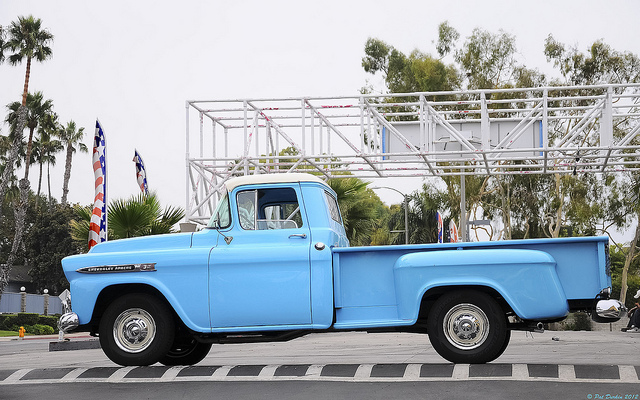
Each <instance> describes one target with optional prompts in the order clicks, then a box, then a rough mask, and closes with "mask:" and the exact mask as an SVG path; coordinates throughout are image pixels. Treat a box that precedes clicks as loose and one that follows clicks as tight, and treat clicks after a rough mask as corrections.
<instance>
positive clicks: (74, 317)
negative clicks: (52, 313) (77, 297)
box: [58, 312, 80, 333]
mask: <svg viewBox="0 0 640 400" xmlns="http://www.w3.org/2000/svg"><path fill="white" fill-rule="evenodd" d="M78 325H80V322H79V320H78V314H76V313H74V312H68V313H64V314H62V316H61V317H60V319H59V320H58V329H59V330H61V331H62V332H64V333H67V332H69V331H72V330H74V329H76V328H77V327H78Z"/></svg>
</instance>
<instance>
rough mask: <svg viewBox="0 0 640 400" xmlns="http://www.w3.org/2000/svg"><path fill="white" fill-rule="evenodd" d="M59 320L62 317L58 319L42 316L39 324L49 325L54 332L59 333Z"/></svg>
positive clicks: (56, 317)
mask: <svg viewBox="0 0 640 400" xmlns="http://www.w3.org/2000/svg"><path fill="white" fill-rule="evenodd" d="M59 319H60V317H58V316H53V315H41V316H40V318H38V324H41V325H48V326H50V327H51V328H53V330H54V331H58V320H59Z"/></svg>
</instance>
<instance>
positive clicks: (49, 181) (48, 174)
mask: <svg viewBox="0 0 640 400" xmlns="http://www.w3.org/2000/svg"><path fill="white" fill-rule="evenodd" d="M47 190H48V191H49V198H48V200H49V207H51V163H47Z"/></svg>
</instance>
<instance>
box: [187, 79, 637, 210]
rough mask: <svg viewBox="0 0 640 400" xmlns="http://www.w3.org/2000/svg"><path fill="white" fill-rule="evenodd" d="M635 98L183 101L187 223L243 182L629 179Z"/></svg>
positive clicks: (618, 93) (612, 91) (481, 93)
mask: <svg viewBox="0 0 640 400" xmlns="http://www.w3.org/2000/svg"><path fill="white" fill-rule="evenodd" d="M639 92H640V84H613V85H598V86H560V87H543V88H518V89H502V90H474V91H457V92H424V93H403V94H385V95H358V96H344V97H317V98H312V97H303V98H286V99H245V100H210V101H205V100H202V101H187V102H186V135H185V136H186V164H187V168H186V174H187V199H186V212H187V220H188V221H191V222H197V223H204V222H206V220H208V218H209V217H210V215H211V214H212V213H213V209H214V208H215V204H216V202H217V199H218V196H219V194H220V192H221V188H222V185H223V183H224V182H225V181H226V180H227V179H230V178H231V177H234V176H238V175H247V174H261V173H286V172H292V171H297V172H300V171H304V172H313V173H316V174H319V175H320V176H323V177H325V178H327V179H328V178H336V177H338V178H339V177H344V174H345V171H349V172H350V173H351V174H353V175H355V176H358V177H360V178H383V177H407V176H412V177H426V176H447V175H463V176H464V175H506V174H527V173H529V174H546V173H561V174H566V173H607V172H619V171H636V170H639V169H640V151H639V150H640V140H639V135H640V104H639V103H640V93H639ZM194 126H195V127H197V129H194ZM194 139H195V140H194Z"/></svg>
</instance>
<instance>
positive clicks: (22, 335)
mask: <svg viewBox="0 0 640 400" xmlns="http://www.w3.org/2000/svg"><path fill="white" fill-rule="evenodd" d="M24 332H25V329H24V326H21V327H20V329H18V338H20V340H22V339H23V338H24Z"/></svg>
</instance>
